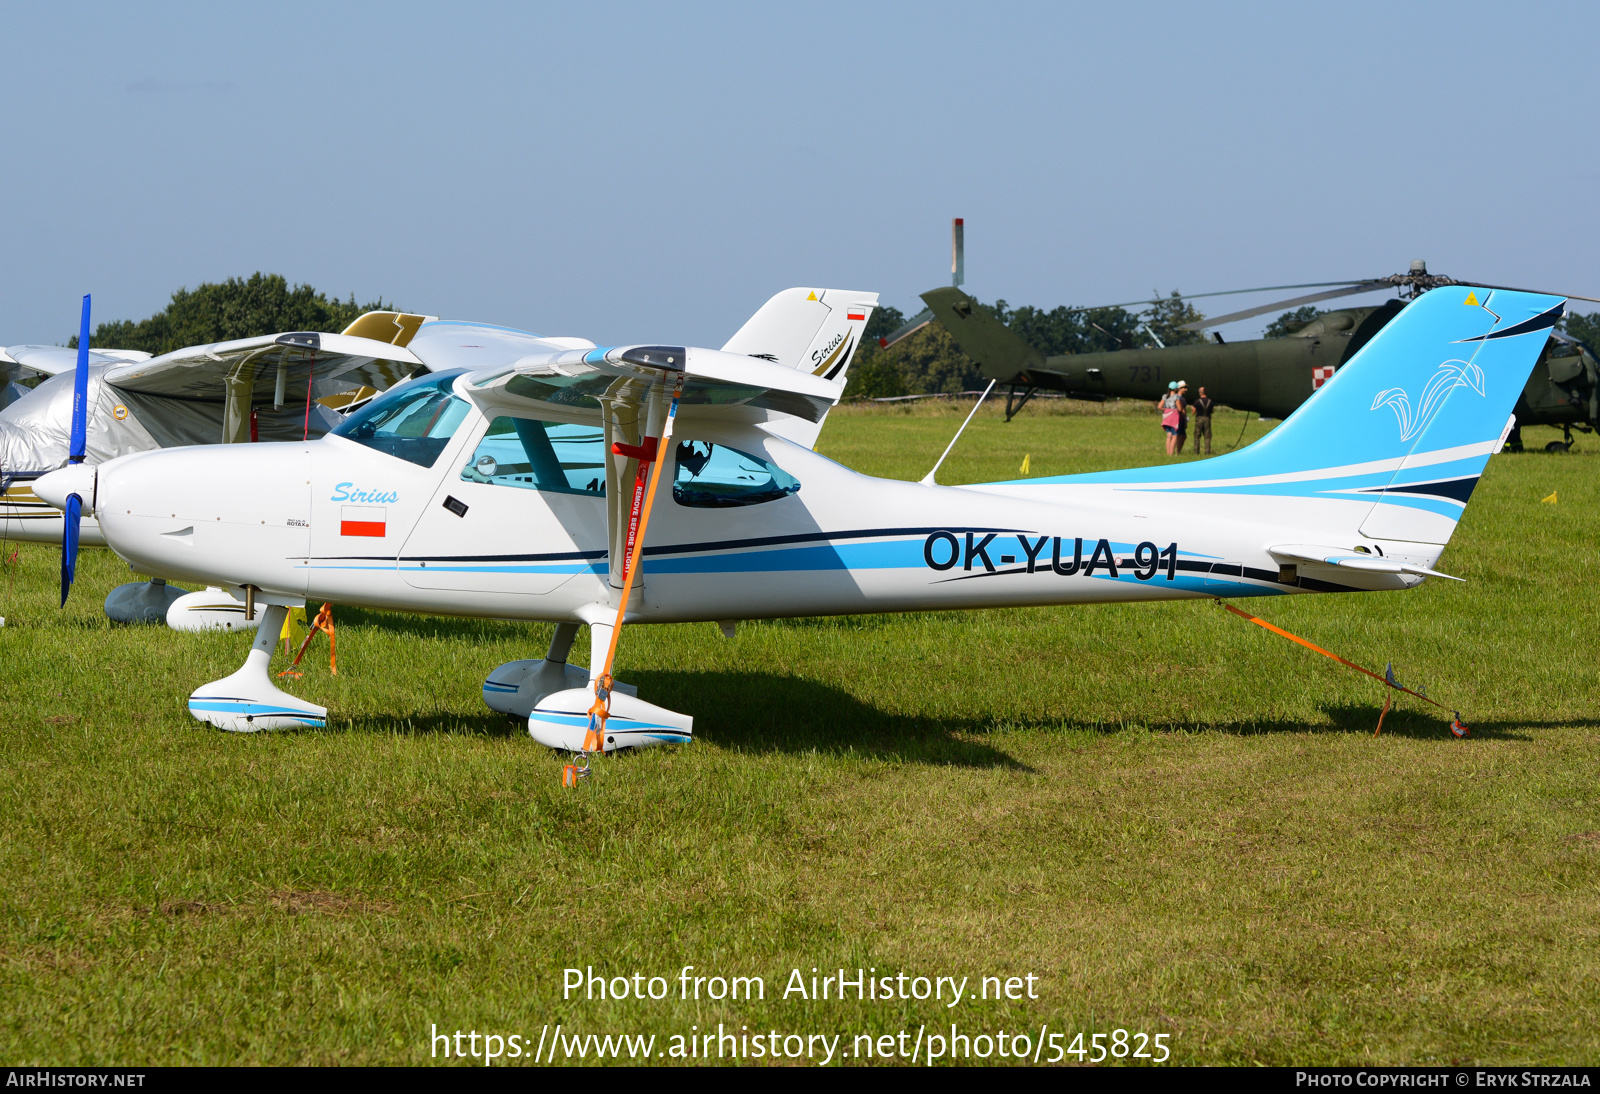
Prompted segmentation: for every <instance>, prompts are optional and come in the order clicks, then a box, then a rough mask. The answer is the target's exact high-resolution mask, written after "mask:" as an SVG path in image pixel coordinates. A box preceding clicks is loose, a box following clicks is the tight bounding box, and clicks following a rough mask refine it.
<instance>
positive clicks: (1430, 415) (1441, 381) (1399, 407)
mask: <svg viewBox="0 0 1600 1094" xmlns="http://www.w3.org/2000/svg"><path fill="white" fill-rule="evenodd" d="M1458 387H1469V388H1471V389H1472V390H1473V391H1475V392H1477V393H1478V394H1479V395H1483V394H1484V380H1483V370H1482V369H1481V368H1479V367H1478V366H1477V365H1475V364H1473V363H1472V362H1471V361H1461V360H1452V361H1444V362H1441V363H1440V365H1439V371H1437V372H1435V373H1434V374H1433V376H1431V377H1430V378H1429V379H1428V384H1427V386H1426V387H1424V388H1423V389H1422V405H1421V406H1419V407H1418V408H1417V409H1416V413H1415V416H1413V413H1412V409H1411V396H1410V395H1408V394H1406V392H1405V389H1403V388H1398V387H1392V388H1389V389H1387V390H1385V391H1380V392H1378V394H1377V395H1376V396H1375V397H1374V398H1373V400H1372V407H1371V409H1373V410H1377V409H1378V408H1379V407H1380V406H1387V407H1388V408H1389V409H1390V410H1393V411H1394V416H1395V418H1396V419H1398V420H1399V423H1400V439H1401V440H1402V441H1409V440H1413V439H1414V438H1416V437H1419V436H1421V435H1422V431H1423V430H1425V429H1427V428H1428V424H1429V423H1430V422H1432V421H1433V419H1434V416H1435V415H1437V414H1438V413H1439V411H1440V410H1441V409H1442V408H1443V407H1444V402H1445V399H1446V398H1447V397H1448V396H1449V394H1450V393H1451V392H1452V391H1454V390H1455V389H1456V388H1458Z"/></svg>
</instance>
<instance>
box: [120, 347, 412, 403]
mask: <svg viewBox="0 0 1600 1094" xmlns="http://www.w3.org/2000/svg"><path fill="white" fill-rule="evenodd" d="M280 369H281V370H283V371H284V372H285V373H286V374H287V375H286V382H285V384H284V387H285V389H286V392H287V393H288V398H289V399H291V400H296V401H298V400H299V399H303V398H304V392H305V390H306V386H307V381H308V380H309V381H310V384H311V387H312V395H313V397H315V398H321V397H322V396H325V395H332V394H335V393H337V392H340V391H343V390H345V389H347V388H351V387H360V386H362V385H365V386H367V387H373V388H378V389H379V390H382V389H384V388H388V387H390V386H392V385H394V384H396V383H398V382H399V381H400V380H402V379H404V378H405V377H406V376H408V375H411V374H414V373H417V372H420V371H426V370H427V366H426V365H424V364H423V363H422V359H421V358H419V357H418V356H417V355H416V354H415V353H412V352H411V350H409V349H406V348H404V347H401V346H396V345H391V344H389V343H386V342H379V341H377V340H375V339H371V338H358V337H355V336H352V335H347V334H321V333H317V332H313V331H304V332H295V333H290V334H267V335H262V336H261V337H259V338H240V339H238V340H236V341H233V342H216V343H213V344H211V345H208V346H192V347H190V348H188V349H180V350H175V351H173V352H172V353H164V354H162V355H161V356H160V357H155V358H152V359H150V360H148V361H141V362H137V363H132V364H125V365H120V366H117V367H114V368H111V369H108V370H107V371H106V376H105V379H106V383H108V384H110V385H111V386H112V387H116V388H121V389H122V390H124V391H136V392H139V393H140V394H142V395H161V396H165V397H167V398H169V399H194V400H198V401H201V402H222V401H223V399H224V393H225V391H227V390H230V389H236V388H237V387H238V386H239V385H244V384H248V385H249V388H250V402H251V403H253V404H254V403H268V404H270V403H272V402H273V401H274V393H275V391H276V390H277V387H278V372H279V370H280ZM224 381H226V382H227V383H226V385H225V383H224Z"/></svg>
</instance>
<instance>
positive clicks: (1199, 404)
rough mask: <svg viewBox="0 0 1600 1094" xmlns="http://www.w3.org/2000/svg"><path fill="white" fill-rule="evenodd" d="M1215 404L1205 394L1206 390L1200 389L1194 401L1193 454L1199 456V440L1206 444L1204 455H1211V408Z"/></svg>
mask: <svg viewBox="0 0 1600 1094" xmlns="http://www.w3.org/2000/svg"><path fill="white" fill-rule="evenodd" d="M1215 405H1216V404H1215V403H1213V402H1212V401H1211V397H1210V396H1209V395H1207V394H1206V389H1205V388H1203V387H1202V388H1201V389H1200V398H1198V399H1196V400H1195V401H1194V454H1195V455H1196V456H1198V455H1200V438H1202V437H1204V438H1205V442H1206V455H1208V456H1209V455H1211V408H1212V407H1213V406H1215Z"/></svg>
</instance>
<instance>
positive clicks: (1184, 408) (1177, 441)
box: [1172, 380, 1189, 456]
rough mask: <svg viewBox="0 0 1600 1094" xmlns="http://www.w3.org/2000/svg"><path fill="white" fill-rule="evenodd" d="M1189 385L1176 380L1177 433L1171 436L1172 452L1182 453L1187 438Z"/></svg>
mask: <svg viewBox="0 0 1600 1094" xmlns="http://www.w3.org/2000/svg"><path fill="white" fill-rule="evenodd" d="M1188 391H1189V385H1188V384H1187V383H1185V382H1184V381H1182V380H1179V381H1178V433H1177V436H1175V437H1173V446H1172V448H1173V454H1174V455H1177V456H1181V455H1183V442H1184V441H1186V440H1188V439H1189V395H1188Z"/></svg>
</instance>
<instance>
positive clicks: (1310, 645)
mask: <svg viewBox="0 0 1600 1094" xmlns="http://www.w3.org/2000/svg"><path fill="white" fill-rule="evenodd" d="M1217 603H1219V604H1222V606H1223V607H1224V608H1227V609H1228V610H1229V611H1230V612H1232V613H1233V614H1234V615H1236V616H1238V617H1239V618H1240V619H1247V620H1249V621H1250V622H1251V623H1254V624H1255V625H1256V626H1258V627H1262V628H1264V629H1266V630H1269V631H1271V632H1272V633H1273V634H1277V635H1282V636H1283V637H1284V638H1287V639H1288V640H1289V641H1291V642H1294V643H1296V644H1298V645H1301V646H1304V647H1305V648H1306V649H1308V650H1312V651H1314V652H1316V653H1320V654H1322V656H1324V657H1326V658H1328V659H1330V660H1333V661H1337V662H1339V664H1341V665H1344V666H1345V667H1346V668H1352V669H1355V670H1356V671H1357V672H1359V673H1362V674H1363V675H1366V676H1370V677H1372V678H1373V679H1374V680H1376V681H1378V683H1380V684H1382V685H1383V686H1384V687H1386V688H1393V689H1394V690H1396V691H1403V692H1405V693H1406V694H1407V695H1411V696H1414V697H1416V698H1418V699H1421V700H1422V701H1423V702H1424V703H1430V704H1432V705H1433V706H1436V707H1438V708H1439V709H1440V710H1450V708H1449V707H1447V706H1445V705H1444V704H1443V703H1440V702H1436V701H1434V700H1433V699H1430V698H1428V697H1427V696H1426V695H1423V694H1421V693H1420V692H1415V691H1412V690H1411V689H1410V688H1408V687H1406V686H1405V685H1404V684H1402V683H1400V682H1399V681H1398V680H1394V679H1391V678H1389V677H1387V676H1381V675H1379V674H1378V673H1376V672H1373V671H1372V670H1371V669H1364V668H1362V667H1361V666H1360V665H1358V664H1356V663H1355V662H1354V661H1346V660H1345V659H1344V658H1343V657H1340V656H1339V655H1338V654H1336V653H1333V652H1331V651H1329V650H1325V649H1323V648H1322V647H1321V646H1319V645H1317V644H1316V643H1314V642H1307V641H1306V640H1305V639H1304V638H1301V637H1300V636H1299V635H1297V634H1290V633H1289V632H1288V631H1286V630H1284V629H1283V628H1282V627H1275V626H1273V625H1272V624H1271V623H1268V622H1267V621H1266V620H1265V619H1262V618H1260V617H1258V616H1254V615H1251V614H1250V613H1249V612H1244V611H1240V610H1239V609H1238V608H1235V607H1234V606H1233V605H1232V604H1228V603H1224V602H1223V601H1220V600H1219V601H1217ZM1388 713H1389V700H1388V699H1385V700H1384V702H1383V713H1382V714H1379V715H1378V729H1379V730H1382V729H1383V718H1384V715H1386V714H1388ZM1450 713H1451V715H1452V718H1451V721H1450V732H1451V733H1454V734H1455V735H1456V736H1457V737H1465V736H1466V735H1467V733H1468V732H1469V731H1468V729H1467V727H1466V726H1465V725H1464V724H1462V721H1461V714H1460V712H1459V711H1454V710H1450ZM1377 735H1378V734H1377V732H1374V733H1373V736H1374V737H1376V736H1377Z"/></svg>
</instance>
